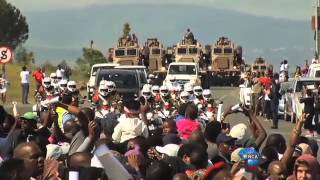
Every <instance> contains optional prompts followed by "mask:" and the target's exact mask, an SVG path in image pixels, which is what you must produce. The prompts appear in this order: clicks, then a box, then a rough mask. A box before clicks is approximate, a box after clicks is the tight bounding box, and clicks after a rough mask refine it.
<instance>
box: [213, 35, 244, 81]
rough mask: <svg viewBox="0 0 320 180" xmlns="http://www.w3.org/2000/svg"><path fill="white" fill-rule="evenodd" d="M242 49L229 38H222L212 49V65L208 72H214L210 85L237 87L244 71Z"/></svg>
mask: <svg viewBox="0 0 320 180" xmlns="http://www.w3.org/2000/svg"><path fill="white" fill-rule="evenodd" d="M244 67H245V64H244V61H243V59H242V47H241V46H235V44H234V43H233V42H232V41H231V40H230V39H228V38H227V37H220V38H219V40H218V41H217V42H216V43H215V44H213V45H212V47H211V65H210V66H209V67H208V71H210V72H212V77H211V79H210V85H213V86H215V85H222V86H230V85H231V86H235V85H238V84H237V83H238V82H239V80H240V75H241V72H242V71H244Z"/></svg>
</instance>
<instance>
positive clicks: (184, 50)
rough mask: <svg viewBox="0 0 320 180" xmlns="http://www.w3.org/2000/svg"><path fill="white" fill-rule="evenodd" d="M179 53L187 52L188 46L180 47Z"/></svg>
mask: <svg viewBox="0 0 320 180" xmlns="http://www.w3.org/2000/svg"><path fill="white" fill-rule="evenodd" d="M178 54H187V48H178Z"/></svg>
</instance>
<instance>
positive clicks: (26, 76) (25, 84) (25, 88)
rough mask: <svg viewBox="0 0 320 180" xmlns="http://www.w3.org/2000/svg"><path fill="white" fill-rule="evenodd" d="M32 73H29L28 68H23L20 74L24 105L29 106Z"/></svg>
mask: <svg viewBox="0 0 320 180" xmlns="http://www.w3.org/2000/svg"><path fill="white" fill-rule="evenodd" d="M30 74H31V73H30V71H27V67H26V66H23V67H22V71H21V72H20V78H21V87H22V96H21V97H22V104H29V102H28V96H29V87H30Z"/></svg>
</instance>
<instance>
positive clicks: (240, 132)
mask: <svg viewBox="0 0 320 180" xmlns="http://www.w3.org/2000/svg"><path fill="white" fill-rule="evenodd" d="M247 129H248V127H247V125H245V124H243V123H240V124H237V125H235V126H233V127H232V128H231V130H230V133H229V135H230V136H231V137H233V138H237V140H242V139H243V138H244V137H245V135H246V132H247Z"/></svg>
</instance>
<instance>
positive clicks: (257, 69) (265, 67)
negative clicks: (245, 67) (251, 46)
mask: <svg viewBox="0 0 320 180" xmlns="http://www.w3.org/2000/svg"><path fill="white" fill-rule="evenodd" d="M251 72H252V73H255V74H257V75H258V74H266V73H272V72H273V66H272V65H271V64H268V63H266V61H265V59H264V58H262V57H257V58H256V60H255V61H254V63H253V64H252V65H251Z"/></svg>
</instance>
